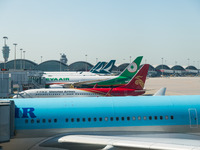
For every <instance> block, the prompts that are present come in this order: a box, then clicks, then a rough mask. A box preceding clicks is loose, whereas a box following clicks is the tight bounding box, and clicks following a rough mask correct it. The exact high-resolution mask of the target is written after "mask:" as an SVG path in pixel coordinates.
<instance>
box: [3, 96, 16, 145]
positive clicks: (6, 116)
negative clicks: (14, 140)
mask: <svg viewBox="0 0 200 150" xmlns="http://www.w3.org/2000/svg"><path fill="white" fill-rule="evenodd" d="M14 119H15V104H14V101H12V100H0V143H2V142H7V141H9V140H10V138H11V137H13V136H14Z"/></svg>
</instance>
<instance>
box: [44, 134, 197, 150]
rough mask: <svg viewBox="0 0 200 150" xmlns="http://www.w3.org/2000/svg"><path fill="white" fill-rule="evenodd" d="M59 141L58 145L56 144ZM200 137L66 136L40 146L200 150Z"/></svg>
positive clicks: (141, 135) (114, 149)
mask: <svg viewBox="0 0 200 150" xmlns="http://www.w3.org/2000/svg"><path fill="white" fill-rule="evenodd" d="M55 141H57V144H56V143H55ZM199 141H200V136H199V135H192V134H178V133H161V134H156V133H155V134H153V133H151V134H138V133H136V134H133V135H94V134H93V135H88V134H73V135H66V136H63V137H60V138H58V139H57V140H55V139H54V144H53V143H52V141H48V142H44V143H43V144H41V145H40V146H45V147H48V146H52V147H57V148H66V149H69V150H76V149H81V150H84V149H87V150H96V149H103V150H130V149H131V150H136V149H137V150H138V149H141V150H142V149H152V150H200V142H199Z"/></svg>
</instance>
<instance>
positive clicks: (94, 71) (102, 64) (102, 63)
mask: <svg viewBox="0 0 200 150" xmlns="http://www.w3.org/2000/svg"><path fill="white" fill-rule="evenodd" d="M105 64H106V62H101V63H100V64H99V65H98V66H97V67H96V68H95V69H93V71H92V73H99V71H100V70H101V69H102V68H103V67H104V65H105Z"/></svg>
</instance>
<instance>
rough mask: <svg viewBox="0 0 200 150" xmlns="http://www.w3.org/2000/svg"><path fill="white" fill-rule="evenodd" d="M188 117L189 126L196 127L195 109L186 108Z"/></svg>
mask: <svg viewBox="0 0 200 150" xmlns="http://www.w3.org/2000/svg"><path fill="white" fill-rule="evenodd" d="M188 111H189V119H190V128H198V116H197V110H196V109H195V108H190V109H188Z"/></svg>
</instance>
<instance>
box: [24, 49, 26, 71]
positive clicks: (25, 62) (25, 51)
mask: <svg viewBox="0 0 200 150" xmlns="http://www.w3.org/2000/svg"><path fill="white" fill-rule="evenodd" d="M25 52H26V51H23V53H24V69H26V65H25V63H26V62H25Z"/></svg>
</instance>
